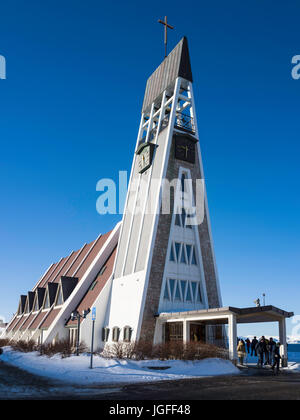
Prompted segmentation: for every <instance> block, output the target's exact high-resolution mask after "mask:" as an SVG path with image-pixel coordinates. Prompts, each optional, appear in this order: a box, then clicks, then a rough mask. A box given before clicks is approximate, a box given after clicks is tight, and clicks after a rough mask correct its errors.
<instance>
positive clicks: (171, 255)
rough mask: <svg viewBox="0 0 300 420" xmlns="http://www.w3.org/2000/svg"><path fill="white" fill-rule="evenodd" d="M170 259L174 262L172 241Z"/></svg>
mask: <svg viewBox="0 0 300 420" xmlns="http://www.w3.org/2000/svg"><path fill="white" fill-rule="evenodd" d="M170 261H173V262H175V254H174V248H173V243H172V244H171V252H170Z"/></svg>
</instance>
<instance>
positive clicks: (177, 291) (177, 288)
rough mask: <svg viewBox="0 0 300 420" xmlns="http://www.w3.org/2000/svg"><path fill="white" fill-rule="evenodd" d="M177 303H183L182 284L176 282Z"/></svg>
mask: <svg viewBox="0 0 300 420" xmlns="http://www.w3.org/2000/svg"><path fill="white" fill-rule="evenodd" d="M174 299H175V301H176V300H177V301H181V300H182V299H181V291H180V282H179V281H177V282H176V291H175V298H174Z"/></svg>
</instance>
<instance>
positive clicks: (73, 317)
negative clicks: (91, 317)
mask: <svg viewBox="0 0 300 420" xmlns="http://www.w3.org/2000/svg"><path fill="white" fill-rule="evenodd" d="M90 312H91V310H90V309H85V310H84V311H82V315H80V313H79V312H78V311H74V312H72V313H71V320H72V321H76V320H77V343H76V356H79V345H80V341H79V340H80V322H81V319H85V318H86V317H87V316H88V314H89V313H90Z"/></svg>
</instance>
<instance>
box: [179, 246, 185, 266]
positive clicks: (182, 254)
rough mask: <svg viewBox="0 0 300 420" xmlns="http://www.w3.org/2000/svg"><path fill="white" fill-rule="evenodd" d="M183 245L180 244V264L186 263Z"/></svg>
mask: <svg viewBox="0 0 300 420" xmlns="http://www.w3.org/2000/svg"><path fill="white" fill-rule="evenodd" d="M184 248H185V246H184V245H183V246H182V251H181V258H180V262H181V264H186V257H185V251H184Z"/></svg>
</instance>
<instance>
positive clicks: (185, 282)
mask: <svg viewBox="0 0 300 420" xmlns="http://www.w3.org/2000/svg"><path fill="white" fill-rule="evenodd" d="M180 283H181V291H182V298H183V300H184V299H185V292H186V286H187V285H188V282H187V281H186V280H181V281H180Z"/></svg>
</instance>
